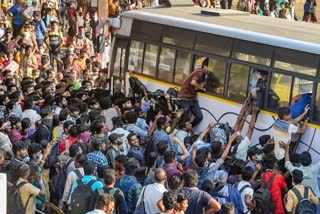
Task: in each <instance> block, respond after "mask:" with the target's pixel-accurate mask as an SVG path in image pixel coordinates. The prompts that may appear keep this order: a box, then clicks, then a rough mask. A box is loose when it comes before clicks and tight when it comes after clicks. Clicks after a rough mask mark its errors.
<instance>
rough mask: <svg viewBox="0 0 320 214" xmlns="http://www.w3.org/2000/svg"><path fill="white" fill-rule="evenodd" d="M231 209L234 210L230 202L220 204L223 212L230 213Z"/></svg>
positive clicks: (224, 213)
mask: <svg viewBox="0 0 320 214" xmlns="http://www.w3.org/2000/svg"><path fill="white" fill-rule="evenodd" d="M232 210H234V204H233V203H232V202H227V203H224V204H222V206H221V213H223V214H231V213H232Z"/></svg>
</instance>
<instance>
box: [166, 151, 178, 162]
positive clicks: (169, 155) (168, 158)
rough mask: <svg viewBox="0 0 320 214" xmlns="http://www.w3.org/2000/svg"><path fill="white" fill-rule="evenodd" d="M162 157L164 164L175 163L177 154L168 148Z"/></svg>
mask: <svg viewBox="0 0 320 214" xmlns="http://www.w3.org/2000/svg"><path fill="white" fill-rule="evenodd" d="M163 159H164V162H165V163H166V164H168V163H176V162H177V155H176V153H175V152H174V151H172V150H168V151H166V152H165V153H164V155H163Z"/></svg>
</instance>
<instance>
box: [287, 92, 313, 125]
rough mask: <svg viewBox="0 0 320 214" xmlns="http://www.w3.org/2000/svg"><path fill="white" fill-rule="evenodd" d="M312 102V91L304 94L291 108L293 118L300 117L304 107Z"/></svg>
mask: <svg viewBox="0 0 320 214" xmlns="http://www.w3.org/2000/svg"><path fill="white" fill-rule="evenodd" d="M310 102H311V93H307V94H303V95H302V97H301V98H300V99H299V100H298V101H297V102H296V103H294V104H292V105H291V106H290V107H289V108H290V111H291V118H292V119H295V118H297V117H299V116H300V115H301V114H302V113H303V112H304V108H305V107H306V106H307V105H308V104H310Z"/></svg>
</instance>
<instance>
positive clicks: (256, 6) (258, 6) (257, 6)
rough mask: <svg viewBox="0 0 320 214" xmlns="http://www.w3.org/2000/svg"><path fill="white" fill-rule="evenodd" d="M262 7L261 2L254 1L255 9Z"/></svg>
mask: <svg viewBox="0 0 320 214" xmlns="http://www.w3.org/2000/svg"><path fill="white" fill-rule="evenodd" d="M259 8H260V2H256V3H254V9H255V10H258V9H259Z"/></svg>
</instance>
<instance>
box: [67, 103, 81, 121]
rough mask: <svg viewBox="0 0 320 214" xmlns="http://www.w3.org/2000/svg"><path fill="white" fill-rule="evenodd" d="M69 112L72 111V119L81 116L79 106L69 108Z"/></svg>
mask: <svg viewBox="0 0 320 214" xmlns="http://www.w3.org/2000/svg"><path fill="white" fill-rule="evenodd" d="M69 110H70V115H71V116H72V117H75V118H77V117H79V115H80V108H79V106H77V105H71V106H69Z"/></svg>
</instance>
